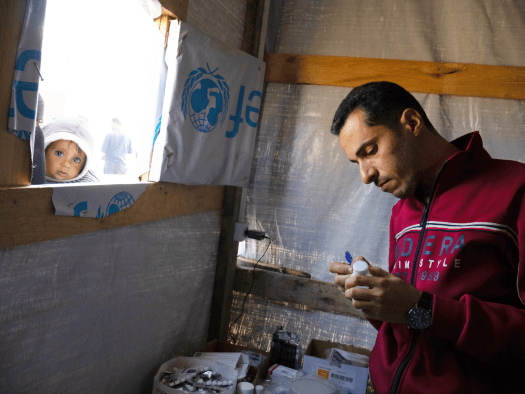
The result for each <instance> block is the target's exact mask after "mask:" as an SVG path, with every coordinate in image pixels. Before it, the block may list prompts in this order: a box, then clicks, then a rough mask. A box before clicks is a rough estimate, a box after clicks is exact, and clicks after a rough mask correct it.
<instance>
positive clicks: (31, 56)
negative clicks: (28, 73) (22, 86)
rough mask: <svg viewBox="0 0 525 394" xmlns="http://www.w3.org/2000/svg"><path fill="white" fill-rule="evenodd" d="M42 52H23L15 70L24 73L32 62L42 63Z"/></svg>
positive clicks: (17, 60)
mask: <svg viewBox="0 0 525 394" xmlns="http://www.w3.org/2000/svg"><path fill="white" fill-rule="evenodd" d="M40 57H41V52H40V51H37V50H34V49H32V50H27V51H23V52H22V53H21V54H20V56H18V58H17V59H16V65H15V69H16V70H18V71H24V70H25V68H26V63H27V62H28V61H30V60H38V61H40Z"/></svg>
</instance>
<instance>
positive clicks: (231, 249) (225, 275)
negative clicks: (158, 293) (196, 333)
mask: <svg viewBox="0 0 525 394" xmlns="http://www.w3.org/2000/svg"><path fill="white" fill-rule="evenodd" d="M241 195H242V189H241V188H240V187H234V186H226V187H225V188H224V203H223V213H222V219H221V233H220V236H219V250H218V252H217V268H216V270H215V281H214V283H213V298H212V303H211V312H210V326H209V328H208V342H209V341H213V340H214V339H218V340H219V341H222V342H226V341H227V340H228V328H229V324H230V311H231V306H232V302H233V281H234V277H235V265H236V261H237V252H238V248H239V243H238V242H236V241H234V239H233V234H234V232H235V223H236V222H237V219H238V218H239V208H240V205H241V203H240V202H241Z"/></svg>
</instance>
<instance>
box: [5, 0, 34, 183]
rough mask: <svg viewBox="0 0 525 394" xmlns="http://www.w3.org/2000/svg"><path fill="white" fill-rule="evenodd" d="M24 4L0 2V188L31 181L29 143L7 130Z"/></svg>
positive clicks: (12, 0) (21, 0)
mask: <svg viewBox="0 0 525 394" xmlns="http://www.w3.org/2000/svg"><path fill="white" fill-rule="evenodd" d="M26 3H27V1H26V0H7V1H2V2H0V15H2V23H0V59H2V60H1V61H0V186H24V185H29V184H30V182H31V152H30V149H29V141H23V140H21V139H20V138H18V137H15V136H14V135H12V134H10V133H9V132H8V131H7V130H8V128H7V125H8V117H9V111H8V109H9V107H10V103H11V88H12V86H13V77H14V75H15V63H16V54H17V50H18V42H19V41H20V34H21V32H22V24H23V21H24V16H25V9H26Z"/></svg>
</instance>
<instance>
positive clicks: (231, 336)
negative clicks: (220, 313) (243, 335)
mask: <svg viewBox="0 0 525 394" xmlns="http://www.w3.org/2000/svg"><path fill="white" fill-rule="evenodd" d="M264 238H266V239H269V240H270V242H268V246H267V247H266V250H265V251H264V253H263V254H262V256H261V257H259V260H257V263H255V265H254V266H253V276H252V284H251V286H250V289H249V290H248V292H247V293H246V295H245V296H244V300H243V301H242V307H241V314H240V315H239V316H238V317H237V319H235V321H234V322H233V323H231V324H230V327H229V328H228V335H229V336H230V339H231V341H232V342H233V344H234V345H235V342H236V341H237V338H236V337H237V336H236V335H235V336H234V335H233V334H232V332H231V329H232V327H233V326H234V325H235V323H237V321H238V320H239V319H240V318H241V316H242V315H243V313H244V303H245V302H246V299H247V298H248V295H249V294H250V293H251V291H252V288H253V284H254V283H255V268H257V265H258V264H259V263H260V262H261V259H262V258H263V257H264V255H265V254H266V252H268V249H269V248H270V245H271V244H272V239H271V238H270V237H268V236H266V235H265V236H264Z"/></svg>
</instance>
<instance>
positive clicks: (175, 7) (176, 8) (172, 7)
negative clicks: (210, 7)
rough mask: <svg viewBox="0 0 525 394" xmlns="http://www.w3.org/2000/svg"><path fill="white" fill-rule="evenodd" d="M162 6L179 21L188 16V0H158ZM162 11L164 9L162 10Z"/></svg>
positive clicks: (184, 19)
mask: <svg viewBox="0 0 525 394" xmlns="http://www.w3.org/2000/svg"><path fill="white" fill-rule="evenodd" d="M159 1H160V4H161V5H162V7H164V8H165V9H166V10H168V11H170V12H171V13H172V15H170V14H168V15H170V16H172V17H175V16H176V17H177V18H179V19H180V20H181V21H186V18H187V17H188V4H189V2H190V0H159ZM163 13H165V12H164V10H163Z"/></svg>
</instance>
